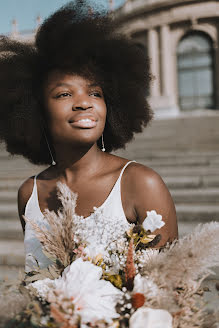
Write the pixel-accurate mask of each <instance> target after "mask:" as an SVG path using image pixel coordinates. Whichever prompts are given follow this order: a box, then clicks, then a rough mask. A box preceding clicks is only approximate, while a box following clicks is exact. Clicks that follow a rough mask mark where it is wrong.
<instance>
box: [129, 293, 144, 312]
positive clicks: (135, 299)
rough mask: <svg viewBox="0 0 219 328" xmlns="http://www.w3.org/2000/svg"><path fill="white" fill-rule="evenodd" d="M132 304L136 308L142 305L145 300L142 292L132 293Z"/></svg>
mask: <svg viewBox="0 0 219 328" xmlns="http://www.w3.org/2000/svg"><path fill="white" fill-rule="evenodd" d="M131 302H132V306H133V307H134V308H135V309H138V308H140V307H142V306H143V305H144V302H145V296H144V295H143V294H142V293H135V294H133V295H132V299H131Z"/></svg>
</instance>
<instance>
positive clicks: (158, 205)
mask: <svg viewBox="0 0 219 328" xmlns="http://www.w3.org/2000/svg"><path fill="white" fill-rule="evenodd" d="M135 171H136V172H135V178H134V180H133V182H134V188H135V192H134V195H136V197H135V199H134V208H135V212H136V216H137V220H138V222H139V223H142V222H143V221H144V219H145V217H146V215H147V213H146V212H147V211H151V210H155V211H156V212H157V214H160V215H162V217H163V221H164V222H165V225H164V226H163V227H162V228H161V229H157V230H155V232H154V234H156V235H157V234H161V240H160V242H159V244H157V247H161V246H164V245H165V244H166V243H167V242H168V241H170V242H171V241H173V240H174V239H176V238H178V227H177V219H176V210H175V206H174V203H173V200H172V197H171V195H170V193H169V190H168V189H167V187H166V185H165V183H164V182H163V180H162V179H161V177H160V176H159V174H157V173H156V172H155V171H153V170H152V169H150V168H148V167H146V166H144V165H141V164H138V165H137V166H136V169H135Z"/></svg>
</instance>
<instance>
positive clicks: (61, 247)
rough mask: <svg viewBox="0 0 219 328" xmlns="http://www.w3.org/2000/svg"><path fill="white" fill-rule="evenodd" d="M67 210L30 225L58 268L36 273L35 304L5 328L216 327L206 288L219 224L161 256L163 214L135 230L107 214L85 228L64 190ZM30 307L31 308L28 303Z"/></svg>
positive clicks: (29, 292)
mask: <svg viewBox="0 0 219 328" xmlns="http://www.w3.org/2000/svg"><path fill="white" fill-rule="evenodd" d="M57 187H58V197H59V199H60V201H61V203H62V209H60V210H59V212H58V214H56V213H55V212H53V211H52V212H50V211H49V210H46V211H45V213H44V214H45V221H46V224H45V226H38V225H37V224H36V223H34V222H32V221H30V220H29V219H28V218H25V220H26V222H28V223H29V224H30V225H31V226H32V228H33V229H34V231H35V234H36V236H37V238H38V239H39V240H40V242H41V244H42V248H43V252H44V253H45V255H46V256H47V257H48V258H49V259H50V260H51V261H52V262H51V263H52V264H51V265H49V266H48V267H47V268H44V269H41V268H40V267H36V268H35V269H34V271H31V272H28V273H27V274H26V276H25V278H24V280H23V281H22V283H21V285H20V293H21V294H22V297H23V298H25V299H26V300H27V302H26V304H25V305H24V304H23V307H22V311H21V312H19V313H18V314H17V315H16V316H15V317H14V318H13V319H11V320H9V321H8V322H7V325H6V326H5V327H8V328H9V327H18V328H19V327H20V328H21V327H51V328H59V327H60V328H79V327H82V328H87V327H96V328H104V327H111V328H113V327H115V328H116V327H117V328H123V327H124V328H125V327H130V328H141V327H142V328H143V327H144V328H147V327H148V328H193V327H208V328H209V327H213V324H214V323H215V322H216V320H217V319H216V316H217V314H216V313H215V314H214V315H213V314H212V315H211V323H210V321H208V325H207V326H206V322H207V320H208V319H209V317H208V314H207V313H206V312H205V310H204V301H203V297H202V295H203V293H202V291H201V289H200V288H201V283H202V281H203V280H204V279H205V278H206V277H207V276H208V275H209V274H211V273H212V271H211V267H213V266H216V265H219V256H218V254H219V223H217V222H211V223H208V224H205V225H202V226H201V225H200V226H198V227H197V228H196V230H195V231H194V232H193V234H191V235H189V236H186V237H184V238H182V239H180V240H178V241H175V242H174V243H172V244H171V245H170V244H169V245H167V246H166V247H165V248H163V249H160V250H159V249H156V248H155V247H156V245H157V244H158V242H159V241H160V238H161V236H160V235H154V234H153V232H154V231H155V230H156V229H157V228H161V227H162V226H163V225H164V224H165V223H164V221H163V220H162V216H161V215H159V214H157V213H156V211H149V212H147V216H146V218H145V220H144V222H143V224H142V225H134V224H130V225H129V229H128V230H124V226H122V225H123V224H122V223H121V227H116V229H115V227H109V226H106V224H105V220H104V216H103V213H102V211H101V210H100V211H98V210H97V211H96V212H95V215H94V217H93V219H94V220H95V221H96V225H93V224H90V221H86V220H85V221H84V222H83V224H82V222H81V220H83V219H82V218H81V217H79V216H78V215H76V213H75V207H76V201H77V194H75V193H73V192H72V191H71V190H70V189H69V188H68V187H67V186H66V185H65V184H62V183H60V182H59V183H58V184H57ZM24 303H25V302H24Z"/></svg>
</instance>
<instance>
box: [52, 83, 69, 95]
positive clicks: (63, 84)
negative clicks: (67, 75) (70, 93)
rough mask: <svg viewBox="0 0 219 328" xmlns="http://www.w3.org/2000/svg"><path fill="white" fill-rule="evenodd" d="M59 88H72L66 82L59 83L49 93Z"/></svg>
mask: <svg viewBox="0 0 219 328" xmlns="http://www.w3.org/2000/svg"><path fill="white" fill-rule="evenodd" d="M58 87H71V84H69V83H66V82H58V83H56V85H55V86H54V87H53V88H52V89H50V90H49V93H51V92H52V91H53V90H54V89H55V88H58Z"/></svg>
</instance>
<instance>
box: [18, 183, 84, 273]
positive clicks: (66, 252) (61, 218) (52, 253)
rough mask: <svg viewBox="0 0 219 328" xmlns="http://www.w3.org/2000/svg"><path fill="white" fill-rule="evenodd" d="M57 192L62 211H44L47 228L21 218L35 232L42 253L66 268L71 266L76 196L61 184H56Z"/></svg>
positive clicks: (73, 246)
mask: <svg viewBox="0 0 219 328" xmlns="http://www.w3.org/2000/svg"><path fill="white" fill-rule="evenodd" d="M57 190H58V192H57V195H58V198H59V200H60V201H61V204H62V209H60V210H58V214H56V213H55V212H54V211H49V210H48V209H46V210H45V211H44V219H45V220H46V222H47V223H48V226H49V228H46V226H39V225H37V224H36V223H35V222H33V221H32V220H29V219H28V218H27V217H25V216H23V218H24V220H25V221H26V222H28V223H29V224H30V225H31V227H32V228H33V230H34V231H35V234H36V237H37V238H38V239H39V241H40V242H41V244H42V246H43V250H44V252H45V253H48V255H49V257H51V258H55V259H58V260H59V261H60V262H61V264H62V265H63V266H64V267H66V266H68V265H69V264H71V262H72V256H73V250H74V249H75V243H74V238H73V225H74V223H73V216H74V215H75V208H76V201H77V197H78V195H77V194H76V193H74V192H72V191H71V190H70V189H69V188H68V187H67V186H66V185H65V184H64V183H61V182H58V183H57ZM46 255H47V254H46Z"/></svg>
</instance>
